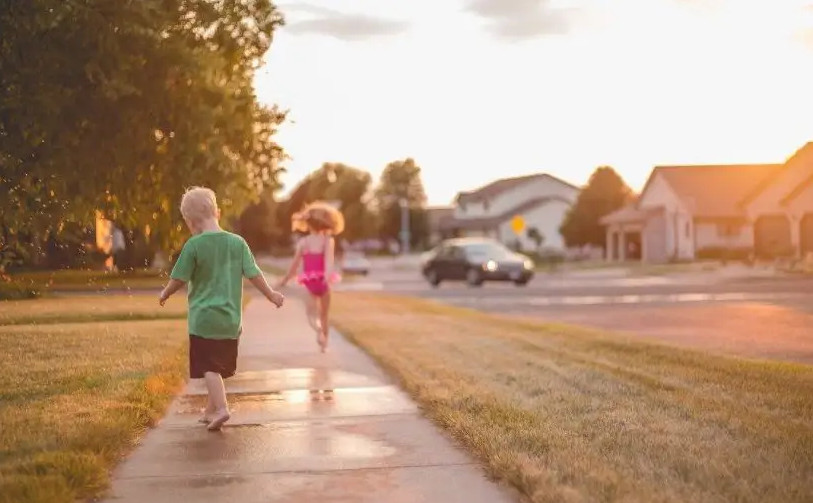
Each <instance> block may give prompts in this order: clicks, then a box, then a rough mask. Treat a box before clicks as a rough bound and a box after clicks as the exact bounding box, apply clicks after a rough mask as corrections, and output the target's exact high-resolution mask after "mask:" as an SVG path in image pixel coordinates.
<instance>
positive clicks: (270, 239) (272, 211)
mask: <svg viewBox="0 0 813 503" xmlns="http://www.w3.org/2000/svg"><path fill="white" fill-rule="evenodd" d="M278 210H279V204H277V202H276V200H275V199H274V194H273V192H272V191H267V192H265V193H263V194H262V196H260V200H259V201H258V202H256V203H253V204H251V205H249V206H248V207H247V208H246V209H245V210H243V212H242V213H241V214H240V216H239V218H238V223H237V231H238V232H239V234H240V235H241V236H242V237H243V238H245V240H246V242H247V243H248V245H249V246H250V247H251V249H252V250H254V252H255V253H256V252H259V251H269V250H270V249H271V248H272V247H273V246H274V245H277V244H278V243H279V241H280V237H281V236H282V235H284V234H285V232H284V231H283V229H282V228H281V226H280V221H279V218H278V216H277V213H278Z"/></svg>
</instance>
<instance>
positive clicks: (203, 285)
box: [171, 231, 261, 339]
mask: <svg viewBox="0 0 813 503" xmlns="http://www.w3.org/2000/svg"><path fill="white" fill-rule="evenodd" d="M260 274H261V272H260V268H259V267H257V263H256V262H255V261H254V256H253V255H252V254H251V250H250V249H249V247H248V244H246V242H245V240H244V239H243V238H241V237H240V236H238V235H236V234H232V233H231V232H226V231H212V232H203V233H201V234H197V235H195V236H192V238H190V239H189V241H187V242H186V244H185V245H184V247H183V250H181V255H180V256H179V257H178V261H177V262H176V263H175V267H173V268H172V275H171V277H172V279H177V280H181V281H185V282H187V288H188V289H189V333H190V334H192V335H197V336H198V337H204V338H206V339H236V338H237V337H238V336H239V335H240V327H241V323H242V315H243V276H245V277H247V278H254V277H256V276H259V275H260Z"/></svg>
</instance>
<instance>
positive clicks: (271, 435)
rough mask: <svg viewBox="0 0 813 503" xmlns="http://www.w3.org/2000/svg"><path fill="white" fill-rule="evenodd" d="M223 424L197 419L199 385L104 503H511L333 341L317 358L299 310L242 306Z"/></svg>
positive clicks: (357, 356)
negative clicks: (209, 425)
mask: <svg viewBox="0 0 813 503" xmlns="http://www.w3.org/2000/svg"><path fill="white" fill-rule="evenodd" d="M244 328H245V330H244V334H243V337H242V339H241V342H240V360H239V365H238V374H237V375H236V376H235V377H233V378H232V379H229V380H228V381H227V389H228V392H229V400H230V402H231V407H232V420H231V421H230V422H229V423H227V425H226V426H225V427H224V428H223V430H222V431H220V432H208V431H207V430H206V428H205V427H204V426H202V425H200V424H198V423H197V419H198V418H199V416H200V409H201V408H202V407H203V405H204V400H205V390H204V388H203V386H202V383H197V382H194V383H191V384H190V385H188V387H187V389H186V390H185V392H184V393H182V395H181V396H179V397H178V398H177V399H176V400H175V401H174V403H173V404H172V406H171V408H170V411H169V413H168V415H167V417H166V418H165V419H164V420H163V421H162V422H161V423H160V424H159V425H158V426H157V427H156V428H155V429H154V430H152V431H150V432H149V433H148V434H147V435H146V437H145V438H144V440H143V442H142V444H141V445H140V446H139V447H138V448H137V449H136V451H135V452H134V453H133V454H132V455H131V456H130V457H129V458H128V459H127V460H126V461H124V462H123V463H122V464H121V466H120V467H119V468H118V470H117V471H116V473H115V474H114V480H113V487H112V495H111V497H110V499H109V500H108V501H111V502H128V503H129V502H132V503H145V502H147V503H165V502H166V503H179V502H185V501H188V502H191V501H195V502H221V501H222V502H239V503H255V502H256V503H260V502H262V503H275V502H300V503H308V502H320V503H331V502H346V503H368V502H369V503H373V502H375V503H394V502H399V503H421V502H426V503H457V502H460V503H464V502H465V503H503V502H506V503H507V502H511V501H516V499H515V497H514V496H513V495H512V494H511V493H510V492H509V491H506V490H503V489H501V488H499V487H497V486H496V485H495V484H493V483H491V482H489V481H488V480H487V479H486V478H485V476H484V475H483V473H482V470H481V469H480V468H479V467H478V466H477V465H476V464H475V463H474V462H473V461H472V459H471V458H469V457H468V456H467V455H466V454H464V453H463V452H462V451H460V450H459V449H458V448H456V447H455V446H454V445H453V444H452V443H451V442H450V441H449V440H448V439H447V438H446V437H445V436H444V435H443V434H442V433H440V432H439V431H438V430H437V428H436V427H435V426H434V425H432V424H431V423H430V422H429V421H427V420H426V419H424V418H423V417H421V415H420V413H419V411H418V409H417V407H416V405H415V404H414V403H413V402H412V401H411V400H410V399H409V398H408V397H407V396H406V395H405V394H404V393H403V392H401V391H400V390H399V389H398V388H397V387H396V386H394V385H393V383H392V382H391V381H390V380H389V379H388V378H387V376H386V375H384V374H383V373H382V372H381V370H380V369H379V368H378V367H377V366H376V365H375V364H374V363H373V362H372V361H371V360H370V359H369V358H368V357H367V356H366V355H365V354H364V353H363V352H361V351H360V350H358V349H357V348H355V347H354V346H352V345H351V344H349V343H348V342H346V341H345V340H344V339H343V338H341V336H339V334H337V333H335V332H334V333H333V334H332V335H331V345H330V349H329V351H328V353H327V354H321V353H319V351H318V348H317V345H316V338H315V335H314V334H313V332H312V331H311V330H310V329H309V328H308V326H307V323H306V321H305V315H304V310H303V308H302V305H301V303H300V302H299V301H298V300H296V299H295V298H290V297H289V299H288V302H287V303H286V305H285V307H283V308H282V309H280V310H277V309H275V308H274V307H273V306H271V305H270V304H269V303H268V302H266V301H265V300H264V299H260V298H259V297H257V298H254V299H253V301H252V302H251V303H250V304H249V306H248V308H247V310H246V315H245V322H244Z"/></svg>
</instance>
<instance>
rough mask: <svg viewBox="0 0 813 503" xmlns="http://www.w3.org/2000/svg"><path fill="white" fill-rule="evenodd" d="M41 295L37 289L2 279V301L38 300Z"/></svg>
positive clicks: (0, 282) (0, 292) (0, 289)
mask: <svg viewBox="0 0 813 503" xmlns="http://www.w3.org/2000/svg"><path fill="white" fill-rule="evenodd" d="M41 295H42V294H41V292H40V291H39V290H37V289H36V288H33V287H30V286H24V285H20V284H18V283H14V282H11V281H6V280H3V279H0V300H25V299H36V298H39V297H40V296H41Z"/></svg>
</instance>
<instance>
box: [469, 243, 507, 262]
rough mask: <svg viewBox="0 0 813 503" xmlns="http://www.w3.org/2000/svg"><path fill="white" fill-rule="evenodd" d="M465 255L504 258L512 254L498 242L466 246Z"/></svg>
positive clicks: (479, 257) (482, 257)
mask: <svg viewBox="0 0 813 503" xmlns="http://www.w3.org/2000/svg"><path fill="white" fill-rule="evenodd" d="M466 255H467V256H469V257H471V258H478V259H495V260H499V259H506V258H510V257H512V256H513V253H512V252H511V250H509V249H508V248H506V247H505V246H503V245H501V244H499V243H477V244H471V245H468V246H466Z"/></svg>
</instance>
